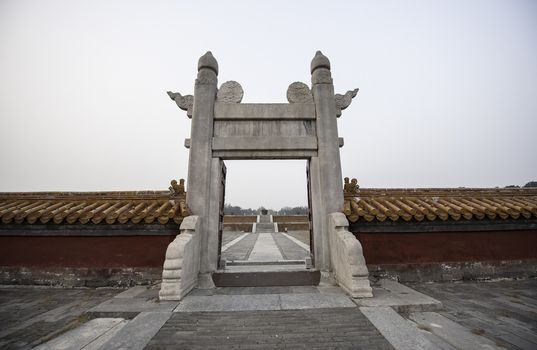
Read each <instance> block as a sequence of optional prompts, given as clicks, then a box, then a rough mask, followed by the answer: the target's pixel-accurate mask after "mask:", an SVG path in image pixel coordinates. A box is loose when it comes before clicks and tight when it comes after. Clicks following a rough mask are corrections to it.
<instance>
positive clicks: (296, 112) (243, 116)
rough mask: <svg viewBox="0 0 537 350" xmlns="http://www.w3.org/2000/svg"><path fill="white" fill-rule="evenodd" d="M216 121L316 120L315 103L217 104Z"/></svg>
mask: <svg viewBox="0 0 537 350" xmlns="http://www.w3.org/2000/svg"><path fill="white" fill-rule="evenodd" d="M214 119H215V120H278V119H279V120H282V119H283V120H285V119H291V120H308V119H310V120H315V105H314V104H313V103H218V102H217V103H216V104H215V106H214Z"/></svg>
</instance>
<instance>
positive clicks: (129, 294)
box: [114, 286, 147, 298]
mask: <svg viewBox="0 0 537 350" xmlns="http://www.w3.org/2000/svg"><path fill="white" fill-rule="evenodd" d="M146 291H147V287H145V286H135V287H132V288H129V289H127V290H126V291H124V292H121V293H119V294H118V295H116V296H114V298H135V297H137V296H139V295H140V294H142V293H144V292H146Z"/></svg>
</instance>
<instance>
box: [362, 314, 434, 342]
mask: <svg viewBox="0 0 537 350" xmlns="http://www.w3.org/2000/svg"><path fill="white" fill-rule="evenodd" d="M360 311H361V312H362V313H363V314H364V315H365V316H366V317H367V318H368V319H369V321H371V323H373V325H374V326H375V327H376V328H377V329H378V330H379V332H380V333H381V334H382V335H383V336H384V338H386V340H387V341H388V342H389V343H390V344H391V345H392V346H393V347H394V348H395V349H396V350H433V349H435V350H436V349H437V347H436V346H435V345H434V344H433V343H432V342H430V341H429V340H428V339H427V338H426V337H425V336H424V335H423V334H421V332H420V331H418V329H416V328H415V327H413V326H412V325H411V324H410V323H409V322H408V321H407V320H405V319H404V318H403V317H401V316H400V315H399V314H398V313H397V312H395V311H394V310H393V309H392V308H390V307H361V308H360Z"/></svg>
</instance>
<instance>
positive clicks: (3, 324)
mask: <svg viewBox="0 0 537 350" xmlns="http://www.w3.org/2000/svg"><path fill="white" fill-rule="evenodd" d="M120 291H121V290H117V289H62V288H45V287H15V286H13V287H5V286H3V287H0V348H1V349H31V348H32V347H34V346H36V345H38V344H40V343H43V342H45V341H47V340H49V339H52V338H54V337H55V336H57V335H59V334H61V333H63V332H65V331H67V330H69V329H72V328H75V327H77V326H79V325H81V324H83V323H84V322H86V321H87V320H88V319H89V317H88V316H87V315H86V314H85V312H86V311H87V310H88V309H90V308H92V307H94V306H96V305H98V304H99V303H101V302H103V301H105V300H107V299H109V298H111V297H112V296H114V295H115V294H117V293H118V292H120Z"/></svg>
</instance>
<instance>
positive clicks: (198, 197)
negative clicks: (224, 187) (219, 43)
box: [186, 51, 218, 273]
mask: <svg viewBox="0 0 537 350" xmlns="http://www.w3.org/2000/svg"><path fill="white" fill-rule="evenodd" d="M217 76H218V62H216V59H215V58H214V57H213V55H212V54H211V52H210V51H209V52H207V53H206V54H205V55H203V56H201V57H200V59H199V62H198V76H197V79H196V83H195V87H194V104H193V108H192V126H191V132H190V140H191V144H190V157H189V162H188V182H187V198H186V201H187V204H188V207H189V209H190V211H191V212H192V214H193V215H197V216H198V217H199V221H200V222H199V234H200V235H201V237H200V238H201V245H200V246H201V252H200V255H201V259H200V263H201V265H200V272H201V273H204V272H206V271H208V270H209V267H208V266H207V265H208V262H207V244H208V242H207V241H208V234H209V232H208V217H209V200H208V198H210V184H211V174H212V172H211V160H212V150H211V143H212V142H211V141H212V136H213V119H214V104H215V101H216V92H217V82H218V79H217Z"/></svg>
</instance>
